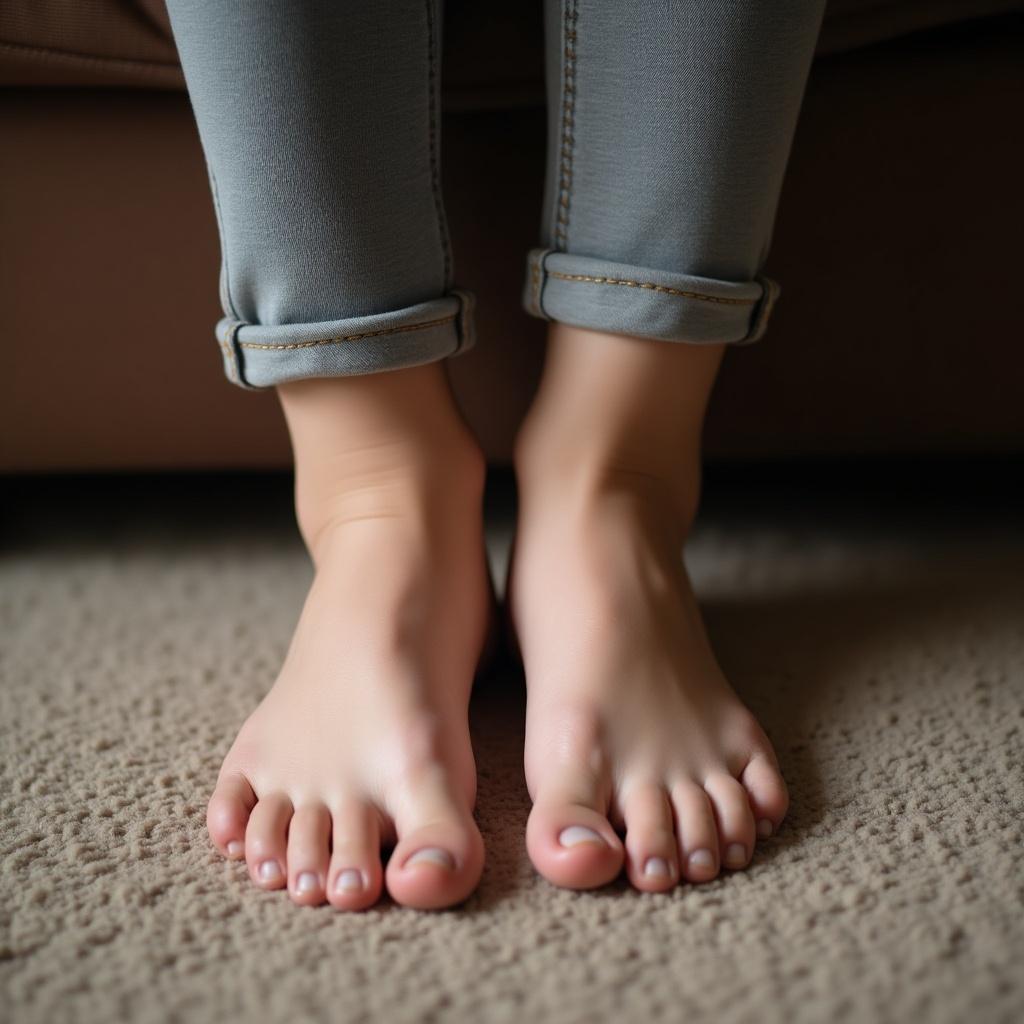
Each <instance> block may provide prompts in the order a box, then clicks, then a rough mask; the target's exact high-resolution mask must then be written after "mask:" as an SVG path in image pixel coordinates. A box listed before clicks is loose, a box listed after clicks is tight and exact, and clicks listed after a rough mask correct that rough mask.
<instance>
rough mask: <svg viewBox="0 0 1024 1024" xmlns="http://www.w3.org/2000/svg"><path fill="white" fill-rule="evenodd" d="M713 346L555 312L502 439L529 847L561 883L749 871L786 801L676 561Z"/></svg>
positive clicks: (686, 521)
mask: <svg viewBox="0 0 1024 1024" xmlns="http://www.w3.org/2000/svg"><path fill="white" fill-rule="evenodd" d="M723 350H724V346H722V345H714V346H702V345H687V344H666V343H664V342H659V341H652V340H648V339H642V338H629V337H622V336H620V335H613V334H607V333H602V332H597V331H588V330H583V329H580V328H574V327H568V326H566V325H563V324H559V323H554V324H552V326H551V332H550V335H549V343H548V356H547V363H546V366H545V370H544V375H543V378H542V383H541V386H540V389H539V392H538V394H537V397H536V400H535V402H534V404H533V406H532V408H531V410H530V413H529V415H528V416H527V419H526V421H525V423H524V425H523V427H522V430H521V432H520V435H519V439H518V444H517V449H516V453H515V464H516V473H517V479H518V484H519V502H520V504H519V524H518V529H517V535H516V542H515V549H514V551H513V555H512V559H511V565H510V574H509V579H508V586H507V594H508V607H509V613H510V616H511V624H512V628H513V631H514V635H515V637H516V638H517V641H518V645H519V647H520V650H521V653H522V657H523V663H524V667H525V671H526V680H527V688H528V700H527V715H526V750H525V768H526V779H527V785H528V787H529V791H530V795H531V797H532V798H533V802H534V805H533V809H532V812H531V814H530V818H529V822H528V824H527V848H528V850H529V853H530V857H531V859H532V861H533V863H534V866H535V867H536V868H537V870H538V871H539V872H540V873H541V874H542V875H544V877H546V878H547V879H548V880H549V881H551V882H553V883H554V884H556V885H561V886H568V887H570V888H579V889H586V888H593V887H595V886H600V885H603V884H605V883H607V882H609V881H611V880H612V879H613V878H615V877H616V876H617V875H618V874H619V872H620V870H622V868H623V867H625V870H626V873H627V875H628V877H629V879H630V881H631V882H632V883H633V885H634V886H636V887H637V888H638V889H642V890H645V891H650V892H658V891H665V890H668V889H670V888H672V887H673V886H674V885H676V884H678V883H679V882H680V881H681V880H683V879H685V880H686V881H688V882H706V881H709V880H710V879H712V878H714V877H715V876H716V875H718V873H719V871H720V870H721V868H722V867H723V866H725V867H727V868H730V869H738V868H743V867H746V866H747V865H748V864H749V862H750V858H751V855H752V853H753V849H754V844H755V840H756V838H757V837H758V836H759V835H760V836H761V837H766V836H767V835H770V834H771V833H772V832H773V831H775V830H776V829H777V828H778V827H779V824H780V823H781V821H782V818H783V816H784V815H785V813H786V809H787V805H788V797H787V793H786V787H785V784H784V782H783V780H782V776H781V774H780V772H779V769H778V763H777V761H776V758H775V753H774V751H773V749H772V746H771V743H770V742H769V741H768V738H767V736H766V735H765V734H764V732H763V730H762V729H761V727H760V725H759V724H758V723H757V721H756V720H755V719H754V717H753V716H752V715H751V714H750V712H749V711H748V710H747V709H746V708H745V707H744V706H743V704H742V703H741V702H740V700H739V698H738V697H737V696H736V694H735V692H734V691H733V690H732V688H731V687H730V685H729V683H728V682H727V681H726V679H725V677H724V675H723V674H722V671H721V669H720V668H719V666H718V663H717V661H716V659H715V656H714V654H713V652H712V650H711V646H710V644H709V642H708V638H707V634H706V632H705V629H704V625H703V623H702V621H701V616H700V612H699V609H698V606H697V602H696V599H695V597H694V594H693V590H692V587H691V585H690V581H689V579H688V577H687V574H686V570H685V567H684V565H683V562H682V558H681V552H682V548H683V544H684V542H685V539H686V536H687V533H688V531H689V529H690V526H691V524H692V522H693V518H694V515H695V513H696V510H697V504H698V500H699V490H700V435H701V426H702V424H703V420H704V412H705V408H706V405H707V400H708V397H709V395H710V392H711V388H712V385H713V383H714V379H715V376H716V373H717V370H718V367H719V364H720V361H721V358H722V354H723ZM581 827H582V828H583V829H585V830H589V831H590V833H591V834H592V838H588V837H586V836H585V834H584V833H583V832H580V831H579V830H580V828H581ZM567 828H568V829H572V830H573V831H572V832H571V833H570V834H569V835H568V836H567V837H564V838H563V841H560V837H561V836H563V833H564V830H565V829H567ZM623 831H624V832H625V842H623V841H622V840H621V839H620V837H619V834H618V833H619V832H623ZM565 838H567V839H569V840H571V841H572V842H571V845H568V846H567V845H566V844H565V841H564V839H565Z"/></svg>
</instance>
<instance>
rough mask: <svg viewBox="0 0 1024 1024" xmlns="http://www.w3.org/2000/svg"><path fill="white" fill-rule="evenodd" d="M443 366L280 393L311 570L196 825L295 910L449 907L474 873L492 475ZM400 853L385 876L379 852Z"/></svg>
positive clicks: (474, 879) (478, 855)
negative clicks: (202, 824)
mask: <svg viewBox="0 0 1024 1024" xmlns="http://www.w3.org/2000/svg"><path fill="white" fill-rule="evenodd" d="M443 373H444V371H443V370H442V368H441V367H440V366H439V365H438V364H431V365H429V366H426V367H418V368H414V369H411V370H400V371H391V372H388V373H381V374H375V375H372V377H365V378H341V379H321V380H304V381H298V382H295V383H292V384H287V385H283V386H281V387H280V388H279V389H278V392H279V395H280V398H281V402H282V405H283V406H284V409H285V414H286V416H287V419H288V425H289V429H290V431H291V436H292V443H293V447H294V449H295V457H296V508H297V513H298V519H299V525H300V529H301V531H302V534H303V537H304V539H305V541H306V543H307V546H308V548H309V551H310V554H311V557H312V558H313V561H314V564H315V567H316V573H315V578H314V580H313V584H312V587H311V589H310V591H309V595H308V597H307V599H306V602H305V605H304V607H303V610H302V614H301V617H300V619H299V622H298V626H297V628H296V630H295V634H294V637H293V639H292V642H291V646H290V648H289V650H288V654H287V657H286V659H285V662H284V665H283V667H282V668H281V671H280V675H279V676H278V678H277V681H276V682H275V683H274V686H273V688H272V689H271V691H270V692H269V693H268V694H267V696H266V698H265V699H264V700H263V702H262V703H261V704H260V705H259V707H258V708H257V709H256V710H255V711H254V712H253V714H252V715H251V716H250V718H249V719H248V721H247V722H246V723H245V725H244V726H243V727H242V730H241V732H240V733H239V734H238V737H237V739H236V740H235V742H234V744H233V746H232V747H231V750H230V752H229V753H228V755H227V757H226V758H225V760H224V764H223V767H222V768H221V772H220V777H219V780H218V783H217V787H216V790H215V792H214V793H213V796H212V798H211V799H210V803H209V808H208V813H207V825H208V828H209V831H210V836H211V837H212V839H213V841H214V843H215V844H216V846H217V847H218V848H219V849H220V850H221V851H222V852H223V853H224V854H225V855H226V856H228V857H231V858H235V859H239V858H242V857H244V858H245V860H246V862H247V864H248V868H249V874H250V876H251V878H252V881H253V882H254V883H255V884H256V885H258V886H259V887H260V888H263V889H280V888H285V887H287V889H288V893H289V895H290V896H291V898H292V899H293V900H294V901H295V902H296V903H299V904H306V905H314V904H319V903H323V902H324V901H325V900H327V901H329V902H330V903H332V904H333V905H334V906H336V907H339V908H341V909H347V910H357V909H362V908H365V907H368V906H370V905H371V904H373V903H374V902H375V901H376V900H377V899H378V898H379V896H380V894H381V889H382V886H383V885H384V884H386V886H387V889H388V892H389V893H390V894H391V896H392V897H393V898H394V899H395V900H396V901H397V902H399V903H402V904H405V905H407V906H412V907H420V908H433V907H442V906H448V905H451V904H453V903H457V902H459V901H461V900H463V899H464V898H465V897H467V896H468V895H469V894H470V893H471V892H472V891H473V889H474V888H475V887H476V885H477V883H478V881H479V879H480V874H481V871H482V869H483V862H484V851H483V842H482V840H481V837H480V833H479V831H478V829H477V827H476V824H475V823H474V820H473V813H472V812H473V806H474V800H475V794H476V771H475V767H474V762H473V753H472V749H471V745H470V738H469V731H468V722H467V712H468V703H469V694H470V689H471V686H472V681H473V676H474V672H475V670H476V667H477V664H478V661H479V659H480V656H481V650H482V647H483V644H484V641H485V634H486V632H487V628H488V621H489V614H488V613H489V609H490V606H491V589H490V580H489V576H488V570H487V566H486V560H485V552H484V541H483V530H482V521H481V496H482V488H483V479H484V461H483V458H482V455H481V453H480V452H479V450H478V448H477V447H476V445H475V442H473V441H472V440H471V438H470V436H469V434H468V431H467V430H466V428H465V426H464V425H463V423H462V421H461V419H460V418H459V417H458V414H457V413H456V411H455V408H454V405H453V404H452V402H451V396H450V393H449V391H448V387H447V380H446V378H445V377H444V375H443ZM394 843H397V845H396V846H395V848H394V851H393V853H392V854H391V857H390V859H389V861H388V864H387V870H386V871H384V869H383V867H382V863H381V846H382V844H383V845H387V846H390V845H392V844H394Z"/></svg>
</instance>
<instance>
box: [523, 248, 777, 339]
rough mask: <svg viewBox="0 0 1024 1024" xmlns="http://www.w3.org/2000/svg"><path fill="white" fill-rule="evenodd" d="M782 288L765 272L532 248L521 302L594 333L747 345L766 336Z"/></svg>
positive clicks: (531, 310) (547, 317) (545, 316)
mask: <svg viewBox="0 0 1024 1024" xmlns="http://www.w3.org/2000/svg"><path fill="white" fill-rule="evenodd" d="M779 293H780V289H779V286H778V284H777V283H776V282H775V281H773V280H772V279H771V278H768V277H765V276H763V275H758V276H757V277H756V278H755V279H754V280H753V281H723V280H718V279H715V278H707V277H696V276H693V275H689V274H675V273H671V272H669V271H664V270H652V269H650V268H647V267H637V266H631V265H630V264H626V263H612V262H610V261H609V260H602V259H596V258H594V257H591V256H575V255H573V254H571V253H567V252H562V251H560V250H557V249H548V248H536V249H531V250H530V251H529V253H528V254H527V270H526V280H525V282H524V285H523V293H522V306H523V309H524V310H526V312H527V313H529V314H531V315H532V316H536V317H540V318H542V319H544V320H559V321H561V322H563V323H567V324H572V325H574V326H576V327H588V328H591V329H592V330H597V331H609V332H613V333H615V334H631V335H635V336H639V337H647V338H655V339H659V340H663V341H686V342H696V343H702V344H716V343H720V342H727V343H729V344H734V345H749V344H751V343H752V342H755V341H757V340H758V339H760V338H761V337H762V336H763V335H764V333H765V330H766V329H767V326H768V318H769V316H770V314H771V311H772V308H773V307H774V305H775V301H776V299H777V298H778V296H779Z"/></svg>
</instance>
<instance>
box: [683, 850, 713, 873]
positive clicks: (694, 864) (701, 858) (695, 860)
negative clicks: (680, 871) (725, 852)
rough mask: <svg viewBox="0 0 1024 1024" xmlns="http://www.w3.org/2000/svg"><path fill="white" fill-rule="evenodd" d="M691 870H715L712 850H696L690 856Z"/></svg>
mask: <svg viewBox="0 0 1024 1024" xmlns="http://www.w3.org/2000/svg"><path fill="white" fill-rule="evenodd" d="M689 863H690V870H691V871H692V870H694V869H695V868H696V869H702V868H713V867H714V866H715V857H714V854H713V853H712V852H711V851H710V850H696V851H695V852H694V853H691V854H690V861H689Z"/></svg>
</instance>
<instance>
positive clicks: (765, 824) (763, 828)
mask: <svg viewBox="0 0 1024 1024" xmlns="http://www.w3.org/2000/svg"><path fill="white" fill-rule="evenodd" d="M757 834H758V835H759V836H760V837H761V838H762V839H767V838H768V837H769V836H770V835H771V834H772V823H771V822H770V821H769V820H768V819H767V818H762V819H761V820H760V821H759V822H758V823H757Z"/></svg>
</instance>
